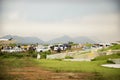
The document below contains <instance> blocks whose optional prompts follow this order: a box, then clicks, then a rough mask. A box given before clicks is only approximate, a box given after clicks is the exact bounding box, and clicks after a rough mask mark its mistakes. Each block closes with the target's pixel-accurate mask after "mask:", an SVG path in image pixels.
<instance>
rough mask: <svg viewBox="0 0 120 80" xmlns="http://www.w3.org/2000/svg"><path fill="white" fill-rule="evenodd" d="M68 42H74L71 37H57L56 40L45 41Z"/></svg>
mask: <svg viewBox="0 0 120 80" xmlns="http://www.w3.org/2000/svg"><path fill="white" fill-rule="evenodd" d="M69 41H74V40H73V39H72V38H71V37H69V36H62V37H59V38H56V39H52V40H49V41H47V43H51V44H53V43H68V42H69Z"/></svg>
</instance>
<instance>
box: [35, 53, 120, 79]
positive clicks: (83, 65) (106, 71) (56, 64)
mask: <svg viewBox="0 0 120 80" xmlns="http://www.w3.org/2000/svg"><path fill="white" fill-rule="evenodd" d="M108 58H120V55H118V54H113V55H108V56H101V57H97V58H96V59H95V60H94V61H92V62H85V61H83V62H70V61H61V60H45V59H42V60H34V61H35V62H37V63H38V64H39V66H42V67H44V68H45V69H48V70H53V71H56V72H92V73H96V74H99V75H101V78H100V79H102V80H103V79H104V80H120V69H114V68H106V67H102V66H101V65H102V64H106V63H107V59H108Z"/></svg>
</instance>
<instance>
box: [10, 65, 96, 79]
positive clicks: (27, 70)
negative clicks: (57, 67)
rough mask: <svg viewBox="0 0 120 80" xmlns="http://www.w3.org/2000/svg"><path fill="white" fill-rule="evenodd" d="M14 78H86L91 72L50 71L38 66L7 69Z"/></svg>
mask: <svg viewBox="0 0 120 80" xmlns="http://www.w3.org/2000/svg"><path fill="white" fill-rule="evenodd" d="M8 74H9V75H11V76H13V77H15V79H14V80H86V79H87V78H89V77H92V76H94V74H91V73H70V72H59V73H57V72H52V71H47V70H44V69H42V68H39V67H24V68H15V69H11V70H9V71H8Z"/></svg>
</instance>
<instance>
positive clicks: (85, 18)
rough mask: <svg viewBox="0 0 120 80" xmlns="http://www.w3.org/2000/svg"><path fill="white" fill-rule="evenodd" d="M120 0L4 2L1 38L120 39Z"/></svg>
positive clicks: (0, 1)
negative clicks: (61, 37)
mask: <svg viewBox="0 0 120 80" xmlns="http://www.w3.org/2000/svg"><path fill="white" fill-rule="evenodd" d="M118 1H119V0H0V24H1V25H0V36H4V35H8V34H10V35H19V36H36V37H39V38H40V39H42V40H46V41H47V40H50V39H53V38H57V37H60V36H63V35H68V36H70V37H78V36H89V37H96V38H98V39H100V40H103V41H115V40H120V36H119V34H120V25H119V19H120V9H119V2H118Z"/></svg>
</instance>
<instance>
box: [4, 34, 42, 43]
mask: <svg viewBox="0 0 120 80" xmlns="http://www.w3.org/2000/svg"><path fill="white" fill-rule="evenodd" d="M2 38H5V39H10V38H13V40H15V41H16V43H22V44H36V43H44V41H42V40H40V39H39V38H37V37H20V36H12V35H6V36H3V37H2Z"/></svg>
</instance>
